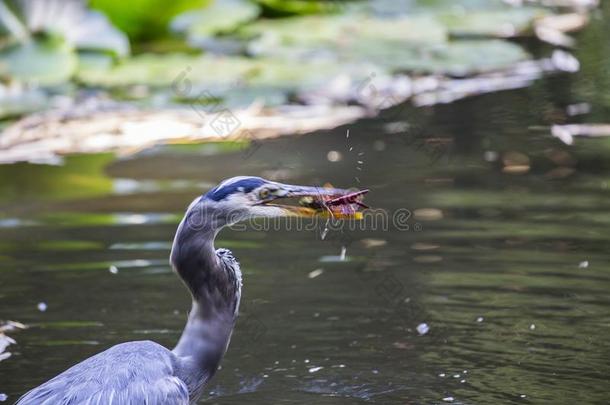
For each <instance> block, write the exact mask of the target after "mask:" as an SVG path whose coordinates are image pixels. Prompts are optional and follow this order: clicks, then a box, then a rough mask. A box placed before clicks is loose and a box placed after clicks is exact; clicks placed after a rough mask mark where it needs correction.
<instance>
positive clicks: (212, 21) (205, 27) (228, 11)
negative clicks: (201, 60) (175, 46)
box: [171, 0, 259, 43]
mask: <svg viewBox="0 0 610 405" xmlns="http://www.w3.org/2000/svg"><path fill="white" fill-rule="evenodd" d="M258 14H259V8H258V7H257V6H256V5H255V4H253V3H251V2H249V1H246V0H222V1H221V0H216V1H214V2H213V3H212V4H211V5H210V6H208V7H206V8H204V9H202V10H196V11H188V12H186V13H184V14H181V15H179V16H177V17H176V18H175V19H174V20H173V21H172V24H171V27H172V29H173V30H174V31H178V32H184V33H186V34H187V36H188V38H189V40H190V41H191V42H193V43H198V42H200V41H201V40H202V39H205V38H208V37H210V36H212V35H214V34H218V33H221V32H227V31H232V30H234V29H235V28H237V27H238V26H240V25H241V24H243V23H245V22H247V21H250V20H253V19H254V18H256V16H258Z"/></svg>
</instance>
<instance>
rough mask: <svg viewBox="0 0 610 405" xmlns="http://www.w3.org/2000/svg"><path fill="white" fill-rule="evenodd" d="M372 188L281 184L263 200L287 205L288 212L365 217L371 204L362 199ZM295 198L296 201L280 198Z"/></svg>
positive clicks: (312, 215)
mask: <svg viewBox="0 0 610 405" xmlns="http://www.w3.org/2000/svg"><path fill="white" fill-rule="evenodd" d="M368 192H369V190H356V191H354V190H345V189H338V188H333V187H307V186H292V185H284V184H282V185H281V186H280V189H279V190H278V192H277V193H275V194H274V195H270V196H269V198H267V199H266V200H265V201H263V202H262V203H261V204H263V205H267V206H275V207H280V208H282V209H284V211H285V213H286V215H287V216H298V217H322V218H332V219H362V217H363V213H362V210H364V209H366V208H369V207H368V206H366V205H365V204H364V203H363V202H362V200H363V199H364V195H365V194H366V193H368ZM285 201H292V202H293V203H294V202H296V203H295V204H293V205H288V204H282V203H279V202H285Z"/></svg>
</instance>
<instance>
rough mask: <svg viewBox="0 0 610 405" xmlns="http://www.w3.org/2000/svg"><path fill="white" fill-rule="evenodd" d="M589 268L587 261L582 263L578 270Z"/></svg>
mask: <svg viewBox="0 0 610 405" xmlns="http://www.w3.org/2000/svg"><path fill="white" fill-rule="evenodd" d="M587 267H589V261H588V260H585V261H583V262H580V263H579V264H578V268H579V269H586V268H587Z"/></svg>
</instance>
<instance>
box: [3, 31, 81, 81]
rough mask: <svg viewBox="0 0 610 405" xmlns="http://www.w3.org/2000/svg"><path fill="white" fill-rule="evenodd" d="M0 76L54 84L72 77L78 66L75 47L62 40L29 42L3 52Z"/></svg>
mask: <svg viewBox="0 0 610 405" xmlns="http://www.w3.org/2000/svg"><path fill="white" fill-rule="evenodd" d="M0 58H1V59H2V62H0V76H5V77H7V78H12V79H17V80H20V81H24V82H28V83H37V84H41V85H53V84H59V83H63V82H65V81H67V80H68V79H70V77H72V75H73V73H74V72H75V71H76V68H77V65H78V57H77V55H76V53H75V52H74V50H73V48H72V47H71V46H69V45H68V44H67V43H65V42H63V41H28V42H25V43H23V44H19V45H13V46H11V47H9V48H7V49H4V50H3V51H2V52H0Z"/></svg>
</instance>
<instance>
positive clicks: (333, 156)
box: [326, 150, 341, 163]
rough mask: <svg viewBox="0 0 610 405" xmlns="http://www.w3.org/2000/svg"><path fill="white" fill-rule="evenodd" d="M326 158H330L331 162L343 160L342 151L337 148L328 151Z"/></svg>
mask: <svg viewBox="0 0 610 405" xmlns="http://www.w3.org/2000/svg"><path fill="white" fill-rule="evenodd" d="M326 159H328V161H329V162H333V163H335V162H338V161H340V160H341V153H340V152H338V151H336V150H331V151H328V153H327V154H326Z"/></svg>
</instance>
